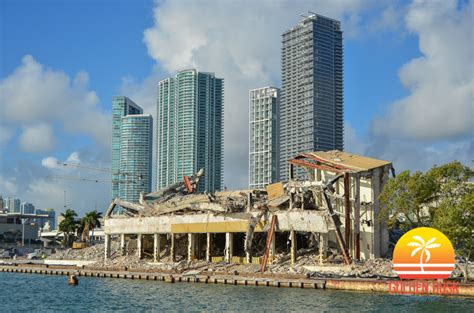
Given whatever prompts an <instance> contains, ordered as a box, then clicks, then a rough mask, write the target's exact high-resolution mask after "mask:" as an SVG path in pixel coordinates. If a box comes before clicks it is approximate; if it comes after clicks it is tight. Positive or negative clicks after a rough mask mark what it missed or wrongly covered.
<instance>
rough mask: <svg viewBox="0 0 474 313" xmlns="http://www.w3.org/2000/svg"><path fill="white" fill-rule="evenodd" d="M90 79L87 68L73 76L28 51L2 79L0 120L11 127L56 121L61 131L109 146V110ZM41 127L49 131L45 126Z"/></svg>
mask: <svg viewBox="0 0 474 313" xmlns="http://www.w3.org/2000/svg"><path fill="white" fill-rule="evenodd" d="M88 81H89V77H88V74H87V73H86V72H79V73H78V74H77V75H76V76H75V77H73V78H70V77H69V76H68V75H67V74H65V73H64V72H62V71H58V70H53V69H50V68H45V67H44V66H43V65H42V64H40V63H38V62H37V61H36V60H34V59H33V57H32V56H31V55H27V56H25V57H24V58H23V59H22V64H21V65H20V66H19V67H18V68H17V69H16V70H15V71H14V72H13V73H12V74H11V75H9V76H7V77H6V78H4V79H2V80H1V81H0V123H1V124H2V125H3V126H4V127H8V128H9V129H10V130H11V129H14V128H16V127H18V126H22V127H24V128H26V129H27V131H28V129H30V128H31V127H38V126H36V125H38V124H47V125H50V127H51V125H53V124H57V125H59V126H60V129H59V130H60V131H63V130H65V131H67V132H70V133H81V134H86V135H89V136H91V137H92V138H93V139H95V140H96V141H97V142H98V143H99V144H101V145H103V146H105V147H108V146H110V141H111V139H110V138H111V123H110V120H111V119H110V114H108V113H107V112H104V111H102V110H101V109H100V108H99V107H98V97H97V95H96V93H95V92H94V91H90V90H88V88H87V84H88ZM42 130H43V131H44V132H47V131H46V130H45V128H44V127H43V128H42ZM48 134H49V133H48ZM31 136H32V135H31V133H29V137H31ZM51 137H52V134H51ZM26 139H27V138H26ZM45 147H46V146H45ZM39 148H41V147H39ZM40 150H41V149H40ZM27 151H28V150H27Z"/></svg>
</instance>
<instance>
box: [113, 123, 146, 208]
mask: <svg viewBox="0 0 474 313" xmlns="http://www.w3.org/2000/svg"><path fill="white" fill-rule="evenodd" d="M121 129H122V131H121V138H120V175H119V176H120V181H119V197H120V198H121V199H123V200H126V201H130V202H138V199H139V196H140V192H144V193H145V194H146V193H149V192H150V191H151V178H152V148H153V118H152V116H151V115H149V114H134V115H127V116H124V117H122V126H121Z"/></svg>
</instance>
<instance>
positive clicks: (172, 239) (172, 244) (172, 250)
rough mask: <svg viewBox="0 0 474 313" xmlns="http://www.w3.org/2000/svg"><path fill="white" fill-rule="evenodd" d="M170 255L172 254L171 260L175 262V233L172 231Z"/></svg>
mask: <svg viewBox="0 0 474 313" xmlns="http://www.w3.org/2000/svg"><path fill="white" fill-rule="evenodd" d="M170 255H171V261H172V262H174V234H173V233H171V244H170Z"/></svg>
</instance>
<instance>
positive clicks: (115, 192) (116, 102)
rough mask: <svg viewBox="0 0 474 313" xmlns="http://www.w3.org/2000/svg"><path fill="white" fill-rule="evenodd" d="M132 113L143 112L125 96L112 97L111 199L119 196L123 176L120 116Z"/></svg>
mask: <svg viewBox="0 0 474 313" xmlns="http://www.w3.org/2000/svg"><path fill="white" fill-rule="evenodd" d="M134 114H143V109H142V108H141V107H139V106H138V105H137V104H135V103H134V102H133V101H132V100H130V99H129V98H127V97H124V96H114V97H112V191H111V197H112V199H115V198H117V197H118V196H119V182H120V180H121V179H122V178H123V177H122V176H123V175H121V173H120V144H121V134H122V117H124V116H127V115H134Z"/></svg>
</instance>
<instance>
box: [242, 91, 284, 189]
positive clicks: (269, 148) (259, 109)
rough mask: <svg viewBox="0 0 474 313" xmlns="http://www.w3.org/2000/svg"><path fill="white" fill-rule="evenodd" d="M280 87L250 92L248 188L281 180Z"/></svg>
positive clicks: (260, 186) (263, 185)
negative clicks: (279, 137) (279, 149)
mask: <svg viewBox="0 0 474 313" xmlns="http://www.w3.org/2000/svg"><path fill="white" fill-rule="evenodd" d="M279 107H280V89H278V88H275V87H263V88H258V89H253V90H250V92H249V137H250V138H249V188H250V189H258V188H264V187H265V186H266V185H268V184H271V183H275V182H277V181H278V180H279V175H278V166H279V163H278V162H279V158H278V148H279V142H278V134H279Z"/></svg>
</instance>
